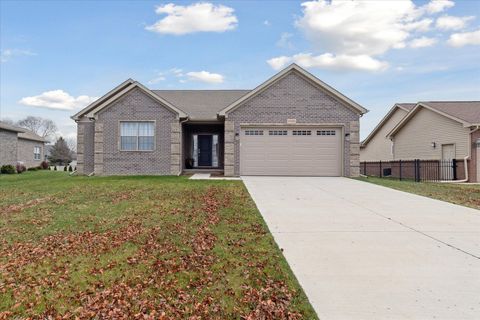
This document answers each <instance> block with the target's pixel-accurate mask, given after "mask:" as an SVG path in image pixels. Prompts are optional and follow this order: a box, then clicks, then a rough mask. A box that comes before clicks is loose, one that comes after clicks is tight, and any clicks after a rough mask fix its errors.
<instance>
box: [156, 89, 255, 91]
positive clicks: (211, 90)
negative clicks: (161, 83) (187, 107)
mask: <svg viewBox="0 0 480 320" xmlns="http://www.w3.org/2000/svg"><path fill="white" fill-rule="evenodd" d="M150 90H152V91H251V90H252V89H150Z"/></svg>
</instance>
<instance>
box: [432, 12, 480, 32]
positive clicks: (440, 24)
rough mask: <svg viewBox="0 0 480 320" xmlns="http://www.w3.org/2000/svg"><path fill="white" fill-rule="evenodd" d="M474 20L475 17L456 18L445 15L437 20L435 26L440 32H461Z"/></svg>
mask: <svg viewBox="0 0 480 320" xmlns="http://www.w3.org/2000/svg"><path fill="white" fill-rule="evenodd" d="M474 18H475V17H474V16H468V17H454V16H448V15H444V16H441V17H440V18H438V19H437V22H436V24H435V26H436V27H437V28H438V29H440V30H461V29H463V28H465V27H466V26H467V23H468V22H469V21H471V20H473V19H474Z"/></svg>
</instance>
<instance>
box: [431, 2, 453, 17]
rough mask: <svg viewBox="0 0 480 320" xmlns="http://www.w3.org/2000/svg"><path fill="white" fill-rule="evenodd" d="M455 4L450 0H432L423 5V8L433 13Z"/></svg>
mask: <svg viewBox="0 0 480 320" xmlns="http://www.w3.org/2000/svg"><path fill="white" fill-rule="evenodd" d="M454 5H455V2H453V1H452V0H432V1H430V2H429V3H428V4H426V5H425V6H424V9H425V10H426V11H427V13H429V14H435V13H439V12H442V11H444V10H445V9H448V8H451V7H453V6H454Z"/></svg>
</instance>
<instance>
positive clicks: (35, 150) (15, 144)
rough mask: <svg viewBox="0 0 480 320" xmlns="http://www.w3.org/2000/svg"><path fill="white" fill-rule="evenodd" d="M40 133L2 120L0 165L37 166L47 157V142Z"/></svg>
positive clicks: (0, 125) (0, 128) (0, 126)
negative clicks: (19, 164)
mask: <svg viewBox="0 0 480 320" xmlns="http://www.w3.org/2000/svg"><path fill="white" fill-rule="evenodd" d="M46 142H47V141H46V140H45V139H44V138H42V137H40V136H39V135H37V134H35V133H33V132H31V131H29V130H27V129H24V128H20V127H16V126H12V125H9V124H7V123H4V122H0V166H3V165H5V164H11V165H16V164H17V163H21V164H23V165H25V166H26V167H27V168H30V167H37V166H39V165H40V163H41V162H42V161H43V160H44V157H45V143H46Z"/></svg>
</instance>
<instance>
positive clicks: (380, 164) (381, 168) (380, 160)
mask: <svg viewBox="0 0 480 320" xmlns="http://www.w3.org/2000/svg"><path fill="white" fill-rule="evenodd" d="M379 163H380V178H381V177H382V160H380V162H379Z"/></svg>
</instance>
